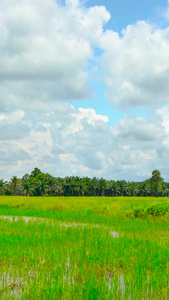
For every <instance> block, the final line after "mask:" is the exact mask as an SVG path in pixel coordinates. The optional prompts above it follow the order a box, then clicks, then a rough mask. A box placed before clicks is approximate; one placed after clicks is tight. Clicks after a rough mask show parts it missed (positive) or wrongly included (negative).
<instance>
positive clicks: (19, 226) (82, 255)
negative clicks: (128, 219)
mask: <svg viewBox="0 0 169 300" xmlns="http://www.w3.org/2000/svg"><path fill="white" fill-rule="evenodd" d="M52 224H53V225H52ZM119 229H120V224H119ZM112 230H116V226H113V227H106V228H105V226H99V227H93V226H91V225H87V226H77V227H74V226H70V227H66V226H60V224H59V223H58V222H57V221H55V222H54V223H50V222H49V223H41V222H40V221H34V222H29V223H28V224H25V223H24V222H23V221H18V222H12V223H11V222H10V221H8V220H0V245H1V247H0V292H1V299H18V297H19V296H20V297H22V299H84V300H86V299H93V300H95V299H168V298H167V297H168V296H167V293H168V285H169V280H168V279H169V278H168V271H169V269H168V268H169V264H168V257H169V250H168V246H169V243H168V239H167V238H166V236H165V237H164V233H163V237H162V238H161V239H160V236H161V233H162V232H160V231H159V232H158V233H157V235H158V239H157V238H156V237H155V238H154V239H152V237H151V238H150V234H149V233H148V232H146V233H144V234H141V235H140V234H138V233H136V232H133V233H132V232H129V233H125V232H123V231H122V230H121V231H120V232H119V236H118V237H116V238H113V237H112V235H111V231H112Z"/></svg>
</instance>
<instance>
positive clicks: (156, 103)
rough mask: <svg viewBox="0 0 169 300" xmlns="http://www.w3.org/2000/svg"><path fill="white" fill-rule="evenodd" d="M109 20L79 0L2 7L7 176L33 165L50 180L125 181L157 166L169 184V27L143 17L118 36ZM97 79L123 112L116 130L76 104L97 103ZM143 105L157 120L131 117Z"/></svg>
mask: <svg viewBox="0 0 169 300" xmlns="http://www.w3.org/2000/svg"><path fill="white" fill-rule="evenodd" d="M167 13H168V10H167V9H166V14H167ZM110 17H111V16H110V13H109V12H108V11H107V10H106V8H105V7H104V6H94V7H92V6H91V7H90V8H86V7H84V6H83V5H82V4H80V3H79V1H77V0H67V1H66V3H65V5H60V4H59V3H57V2H56V1H54V0H42V1H39V0H36V1H35V0H30V1H26V0H13V1H12V2H11V1H10V2H9V1H8V0H1V1H0V20H1V23H0V66H1V68H0V90H1V94H0V128H1V130H0V147H1V151H0V152H1V155H0V172H1V177H3V178H6V179H9V178H10V177H12V176H13V175H17V176H23V175H24V174H25V173H27V172H31V171H32V170H33V168H34V167H36V166H37V167H39V168H40V169H41V170H42V171H43V172H49V173H51V174H52V175H54V176H69V175H70V176H71V175H78V176H90V177H93V176H97V177H105V178H109V179H126V180H142V179H146V178H148V177H150V176H151V171H152V170H153V169H159V170H160V171H161V172H162V175H163V176H164V177H165V179H166V180H169V176H168V175H167V171H168V170H167V164H166V161H167V160H168V158H169V157H168V156H169V154H168V153H169V151H168V149H169V121H168V120H169V106H168V103H169V102H168V101H169V28H165V29H160V28H157V27H156V26H155V25H152V24H148V23H147V22H145V21H138V22H137V23H136V24H133V25H129V26H128V27H127V28H125V29H124V30H123V32H122V33H121V35H120V34H119V33H117V32H114V31H113V30H104V24H106V22H108V21H109V20H110ZM93 74H95V76H96V79H97V78H99V79H100V80H101V81H102V84H104V85H105V88H106V97H107V98H108V99H109V101H110V103H111V102H112V103H113V104H115V105H116V107H118V108H119V109H121V110H122V111H124V112H125V113H126V116H125V118H124V119H119V120H118V121H117V123H116V124H115V125H114V126H111V127H110V126H108V117H107V116H106V115H103V114H97V113H96V110H95V109H92V108H90V107H89V108H82V107H81V108H78V109H75V108H74V107H73V106H72V105H71V101H72V100H77V101H78V100H80V99H85V98H90V99H91V101H92V93H93V91H92V89H91V82H92V80H94V79H93V76H94V75H93ZM103 101H104V100H103ZM137 107H144V108H145V109H146V108H147V107H148V108H150V107H151V109H152V115H151V116H150V117H143V116H142V117H139V116H138V115H139V110H138V113H137V116H136V115H133V114H131V113H130V112H131V110H132V109H133V108H137Z"/></svg>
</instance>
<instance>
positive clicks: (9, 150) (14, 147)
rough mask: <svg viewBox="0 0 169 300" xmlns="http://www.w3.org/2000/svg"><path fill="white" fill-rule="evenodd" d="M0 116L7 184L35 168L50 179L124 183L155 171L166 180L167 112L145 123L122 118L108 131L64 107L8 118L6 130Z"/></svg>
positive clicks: (98, 119) (90, 115) (91, 116)
mask: <svg viewBox="0 0 169 300" xmlns="http://www.w3.org/2000/svg"><path fill="white" fill-rule="evenodd" d="M17 114H18V113H15V114H14V115H15V116H16V115H17ZM4 116H5V118H4V119H3V120H1V122H3V127H2V129H3V131H4V132H5V133H6V137H5V134H4V136H3V137H1V143H0V146H1V161H0V169H1V174H2V175H3V177H5V178H7V179H9V178H10V177H11V176H12V175H17V176H23V175H24V173H30V172H31V171H32V169H33V168H34V167H35V166H38V167H39V168H40V169H41V170H42V171H43V172H48V173H51V174H52V175H54V176H70V175H78V176H89V177H93V176H96V177H105V178H109V179H126V180H142V179H146V178H148V177H149V176H151V172H152V170H153V169H159V170H160V171H161V173H162V175H163V176H164V178H165V179H166V180H167V179H169V177H168V168H167V164H166V161H168V159H169V154H168V149H169V125H168V119H169V108H168V107H165V109H158V110H157V111H156V112H155V113H154V115H153V116H152V117H151V118H145V117H136V116H133V115H127V116H126V117H125V118H124V119H119V121H118V122H117V123H116V124H115V125H114V126H112V127H110V128H109V127H108V126H107V124H106V121H107V119H106V116H100V115H97V114H96V112H95V111H94V110H89V109H86V110H85V109H75V108H73V107H72V106H71V105H67V104H62V109H61V107H60V110H59V111H58V112H56V111H55V112H51V113H41V114H39V113H25V114H24V116H23V117H22V118H21V119H20V120H19V121H18V119H17V118H16V117H15V118H12V117H11V120H12V121H11V123H10V124H9V123H8V119H9V118H8V117H9V115H8V114H4ZM30 120H31V122H30ZM46 124H47V125H46ZM76 127H77V128H78V130H76V129H75V128H76ZM65 133H66V134H65ZM1 135H2V133H1ZM4 138H5V139H6V140H4ZM4 164H6V165H7V167H6V169H5V168H4ZM8 166H10V167H8ZM2 175H1V176H2Z"/></svg>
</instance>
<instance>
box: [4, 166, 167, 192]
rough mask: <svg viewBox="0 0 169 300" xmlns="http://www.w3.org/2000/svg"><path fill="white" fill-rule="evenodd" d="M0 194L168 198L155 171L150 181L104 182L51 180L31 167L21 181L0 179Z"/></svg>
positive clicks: (165, 186) (164, 185) (51, 177)
mask: <svg viewBox="0 0 169 300" xmlns="http://www.w3.org/2000/svg"><path fill="white" fill-rule="evenodd" d="M0 195H18V196H107V197H116V196H156V197H158V196H169V183H166V182H164V180H163V178H162V177H161V173H160V172H159V171H158V170H154V171H153V172H152V176H151V178H149V179H147V180H145V181H141V182H134V181H125V180H117V181H115V180H106V179H104V178H96V177H93V178H89V177H79V176H67V177H64V178H61V177H53V176H52V175H50V174H48V173H43V172H41V170H40V169H39V168H34V170H33V171H32V172H31V174H25V175H24V176H23V177H22V178H18V177H17V176H13V177H12V178H11V179H10V181H5V180H3V179H1V180H0Z"/></svg>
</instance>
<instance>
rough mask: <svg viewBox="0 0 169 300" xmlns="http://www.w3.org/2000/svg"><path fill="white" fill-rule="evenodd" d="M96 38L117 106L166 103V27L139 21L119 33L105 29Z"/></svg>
mask: <svg viewBox="0 0 169 300" xmlns="http://www.w3.org/2000/svg"><path fill="white" fill-rule="evenodd" d="M100 41H101V47H103V48H104V49H105V53H104V54H103V56H102V57H101V62H102V66H103V68H104V70H105V82H106V84H107V86H108V88H109V89H108V92H107V95H108V97H109V99H110V100H111V101H113V102H115V103H116V104H117V105H118V106H119V107H120V108H121V109H128V108H131V107H135V106H139V105H144V106H147V105H148V106H153V105H159V104H167V103H168V101H169V96H168V95H169V28H166V29H157V28H153V26H152V25H150V24H147V23H146V22H145V21H139V22H138V23H137V24H134V25H129V26H128V27H127V28H126V29H125V30H123V33H122V36H119V35H118V34H117V33H115V32H113V31H111V30H110V31H107V32H106V33H105V34H103V36H102V39H101V40H100Z"/></svg>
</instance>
